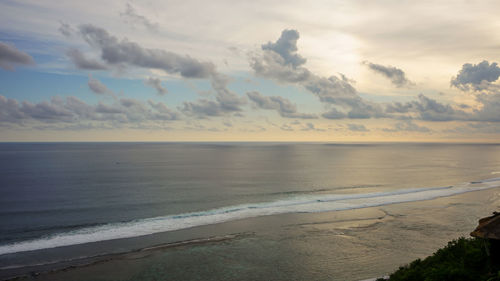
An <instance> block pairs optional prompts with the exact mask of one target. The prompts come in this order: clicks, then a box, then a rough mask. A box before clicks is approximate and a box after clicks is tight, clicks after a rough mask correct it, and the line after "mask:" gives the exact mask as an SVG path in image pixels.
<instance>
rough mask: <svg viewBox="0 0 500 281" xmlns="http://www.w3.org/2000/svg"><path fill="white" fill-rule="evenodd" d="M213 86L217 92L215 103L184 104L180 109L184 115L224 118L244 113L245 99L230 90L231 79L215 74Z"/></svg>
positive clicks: (212, 78)
mask: <svg viewBox="0 0 500 281" xmlns="http://www.w3.org/2000/svg"><path fill="white" fill-rule="evenodd" d="M210 82H211V85H212V88H213V89H214V90H215V92H216V95H215V101H213V100H207V99H199V100H197V101H194V102H184V103H183V106H182V107H181V108H179V109H180V110H181V111H183V112H184V113H186V114H188V115H191V116H196V117H198V118H205V117H210V116H223V115H227V114H230V113H234V114H237V113H239V112H240V111H242V109H241V106H242V105H244V104H245V103H246V101H245V99H244V98H242V97H240V96H239V95H238V94H236V93H235V92H233V91H231V90H229V89H228V87H227V85H228V83H229V78H228V77H227V76H225V75H223V74H219V73H214V74H213V75H212V76H211V81H210Z"/></svg>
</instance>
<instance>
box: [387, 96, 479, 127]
mask: <svg viewBox="0 0 500 281" xmlns="http://www.w3.org/2000/svg"><path fill="white" fill-rule="evenodd" d="M385 110H386V113H388V114H389V115H390V116H391V117H393V118H397V117H398V116H399V117H401V118H405V117H406V118H416V119H422V120H426V121H452V120H467V119H470V118H472V117H471V116H470V115H469V114H467V113H466V112H465V111H463V110H460V109H454V108H453V107H452V106H451V105H449V104H442V103H440V102H438V101H436V100H434V99H431V98H429V97H426V96H425V95H423V94H419V95H418V100H417V101H411V102H407V103H399V102H396V103H393V104H388V105H387V106H386V109H385ZM406 113H413V114H414V115H413V116H412V115H407V114H406Z"/></svg>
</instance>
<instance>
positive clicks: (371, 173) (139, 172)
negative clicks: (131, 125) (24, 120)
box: [0, 143, 500, 280]
mask: <svg viewBox="0 0 500 281" xmlns="http://www.w3.org/2000/svg"><path fill="white" fill-rule="evenodd" d="M498 177H500V145H492V144H316V143H315V144H305V143H26V144H25V143H22V144H21V143H3V144H0V265H2V263H3V265H4V266H3V269H4V270H5V269H8V268H9V267H12V266H19V265H22V264H23V262H26V263H29V262H30V259H29V258H26V257H25V256H23V255H27V256H29V255H31V256H33V255H36V254H34V253H37V252H43V251H47V250H50V249H55V248H61V247H62V249H64V246H69V247H72V246H75V247H76V246H78V247H80V248H81V247H85V245H87V244H86V243H91V242H92V243H95V242H99V243H105V242H106V241H110V242H112V241H114V240H116V239H122V238H128V239H130V238H137V237H142V236H144V235H150V234H158V233H165V232H167V231H177V230H183V229H189V228H192V227H200V226H207V225H214V224H217V223H221V222H231V221H237V220H241V219H253V218H258V217H263V216H266V215H283V214H299V216H300V214H314V215H315V216H316V217H317V218H318V219H317V220H324V219H325V218H324V216H325V214H335V213H336V212H339V214H340V213H341V211H343V210H344V211H345V210H361V209H363V208H368V207H371V208H378V209H377V211H378V212H379V213H378V214H375V215H374V216H372V217H374V218H379V217H385V216H386V215H387V214H388V212H389V211H388V210H389V209H387V208H393V209H394V210H393V212H399V213H404V212H405V210H408V209H405V206H406V205H405V204H410V205H411V204H412V202H421V200H429V199H436V198H440V199H438V200H443V198H448V197H450V198H455V197H456V196H460V195H462V194H465V193H467V191H476V190H477V192H478V194H481V193H482V192H483V193H484V191H485V190H491V189H495V186H500V182H499V181H497V180H495V179H493V180H490V181H485V180H486V179H492V178H498ZM471 182H472V183H471ZM481 190H482V191H481ZM488 194H493V196H495V195H496V193H494V192H493V193H491V192H490V193H488ZM496 199H497V198H496V197H495V198H485V199H484V200H490V201H488V202H489V203H488V204H491V206H490V205H488V206H484V202H483V201H480V200H479V201H478V202H477V204H480V205H482V208H483V209H481V210H485V209H487V208H491V211H493V210H494V209H495V208H497V207H498V206H497V205H496V204H497V201H495V200H496ZM452 201H453V200H452ZM425 202H429V201H425ZM450 202H451V201H450ZM481 202H482V203H481ZM395 203H399V204H396V205H394V204H395ZM459 203H460V204H466V203H467V204H469V205H470V204H473V205H474V203H475V202H462V201H460V202H458V203H457V202H455V201H453V202H451V203H449V204H450V205H449V206H448V205H447V206H444V207H443V210H444V209H446V208H448V207H449V208H453V206H455V205H453V204H459ZM421 204H424V203H421ZM425 204H427V203H425ZM411 206H413V205H411ZM408 208H410V207H408ZM429 208H431V207H429ZM471 208H472V207H471ZM396 209H397V210H398V211H396ZM476 209H477V208H476ZM391 210H392V209H391ZM450 210H451V211H449V212H448V213H443V214H442V216H449V215H450V214H460V210H463V212H466V210H468V209H467V208H457V209H453V210H452V209H450ZM443 212H445V211H443ZM467 212H468V214H470V216H469V217H467V214H460V215H462V216H466V217H465V219H466V220H468V221H469V224H468V225H465V226H464V227H463V228H464V229H460V227H459V226H457V229H454V230H453V231H451V232H450V233H467V231H470V229H465V228H466V227H470V224H471V223H470V221H475V220H476V219H477V218H476V217H475V216H476V214H473V213H470V212H469V211H467ZM424 213H425V214H424ZM381 214H382V215H381ZM420 214H421V216H422V217H425V216H428V217H429V218H427V219H430V218H431V217H432V215H431V214H429V213H426V212H425V211H422V212H421V213H420ZM433 214H435V215H436V216H437V217H439V216H440V214H439V213H435V212H434V213H433ZM365 215H366V214H363V212H362V211H360V215H359V216H365ZM289 217H290V216H289ZM292 217H293V215H292ZM368 217H369V218H372V217H370V216H368ZM363 218H364V217H363ZM288 219H289V220H291V222H290V223H291V225H293V219H290V218H288ZM357 219H360V218H356V216H355V215H353V216H351V217H349V219H348V220H351V221H356V220H357ZM312 220H313V221H314V220H315V219H312ZM380 223H381V224H382V225H384V226H385V227H388V226H389V225H390V222H384V221H381V222H380ZM296 227H299V226H296ZM269 228H270V229H271V230H270V231H271V233H274V234H273V235H271V234H269V235H268V236H266V237H265V238H262V237H261V238H259V234H256V236H251V237H250V238H242V239H240V240H237V241H235V242H232V243H230V244H229V246H228V244H221V245H218V244H215V245H210V246H193V247H192V248H189V249H186V250H185V251H181V250H175V251H170V252H168V254H166V256H165V257H164V259H165V260H164V261H165V262H166V261H167V260H168V263H169V264H172V263H174V261H175V263H181V261H183V262H184V263H182V264H178V265H177V267H175V268H177V269H178V268H182V266H188V265H189V263H191V262H192V263H199V262H200V259H203V254H202V252H203V253H205V254H206V253H210V255H211V256H212V257H213V258H212V259H211V260H212V261H213V262H217V259H220V258H221V257H220V256H217V253H225V254H227V253H231V255H233V257H232V258H228V259H231V260H232V261H235V263H236V264H232V265H231V266H232V267H229V269H228V268H225V269H224V270H223V271H220V272H219V271H217V270H215V271H213V276H210V274H209V275H207V274H206V273H203V274H202V275H203V276H204V278H206V279H205V280H209V279H210V280H216V279H231V278H229V277H228V276H233V277H234V276H240V277H241V275H239V274H248V272H253V270H252V268H253V267H252V266H257V265H259V264H261V265H260V268H261V269H262V270H265V269H266V267H265V265H266V264H267V263H269V262H275V259H279V260H281V261H286V260H287V258H290V259H291V260H293V259H292V258H291V256H292V255H296V256H301V257H302V258H303V256H304V252H303V251H302V252H300V254H297V253H295V252H293V251H292V252H290V251H284V250H283V247H282V246H283V244H280V242H279V241H285V240H286V239H289V240H286V241H287V242H286V243H290V245H302V246H304V245H312V246H311V247H313V248H311V249H309V250H307V251H306V252H307V254H308V255H310V256H311V259H310V260H309V261H308V262H311V263H313V265H312V266H313V268H314V270H311V269H310V268H308V269H307V272H308V273H307V274H309V275H307V274H306V275H302V276H301V275H300V273H297V272H295V271H293V270H292V271H289V270H291V269H289V268H288V267H287V264H284V265H282V268H283V270H281V271H277V272H278V273H276V272H275V273H271V272H270V273H269V274H268V275H265V276H269V277H270V279H273V280H279V279H282V280H291V279H293V278H291V276H295V277H294V278H298V279H297V280H300V279H301V278H300V277H304V278H316V277H318V278H321V277H324V278H327V279H331V280H349V278H348V277H345V275H336V274H335V267H333V268H331V269H327V270H326V271H325V269H324V267H325V264H324V262H325V259H329V257H328V254H327V253H324V252H321V250H318V251H319V252H318V255H320V256H321V259H320V260H317V261H316V263H315V262H314V260H315V258H313V257H314V255H315V250H314V243H312V244H307V243H306V242H304V240H300V239H302V238H300V237H301V236H300V237H299V235H306V234H304V233H303V232H300V231H298V229H299V228H295V229H292V230H290V231H285V230H283V229H278V228H280V227H278V226H276V228H277V229H276V232H272V226H270V227H269ZM300 229H302V230H303V228H300ZM332 229H336V228H335V227H333V228H329V231H330V232H331V233H330V235H328V234H327V233H323V234H324V235H321V236H320V238H317V239H320V240H321V239H323V240H321V241H322V242H321V243H322V245H325V243H326V244H328V245H330V246H332V245H333V244H335V243H340V242H339V241H341V240H342V239H344V238H342V239H341V238H338V237H337V236H338V235H340V234H339V233H340V232H341V231H340V232H339V233H337V232H334V233H333V232H332ZM320 230H321V229H320ZM320 230H318V231H320ZM374 231H375V230H374ZM377 231H381V230H380V228H378V230H377ZM419 231H420V232H421V234H422V233H423V234H422V235H424V234H425V231H426V229H425V227H423V228H422V229H421V230H419ZM346 232H347V231H346ZM277 233H280V234H279V235H278V234H277ZM332 233H333V234H332ZM374 233H375V232H374ZM377 233H378V234H377V235H383V234H381V233H379V232H377ZM344 234H345V233H344ZM311 235H312V236H310V237H314V235H313V234H311ZM345 235H347V234H345ZM401 235H403V234H401ZM409 235H410V236H411V235H413V236H411V237H413V238H415V237H417V236H415V235H419V234H418V231H416V232H412V233H410V234H409ZM356 237H357V239H360V240H359V243H363V239H361V238H360V236H359V235H358V236H356ZM451 238H453V237H451ZM282 239H285V240H282ZM294 239H295V240H294ZM339 239H340V240H339ZM401 239H403V240H404V237H402V238H401ZM290 241H291V242H290ZM293 241H295V242H296V243H295V244H294V243H293ZM385 242H387V241H385ZM385 242H384V241H382V240H381V241H380V245H381V246H380V247H382V246H383V247H386V246H387V245H386V244H385ZM283 243H285V242H283ZM301 243H302V244H301ZM372 244H373V242H372ZM287 245H288V244H287ZM343 245H344V246H343V247H353V249H352V251H350V252H351V253H356V251H359V249H357V250H356V249H355V246H352V245H355V244H352V240H351V242H350V243H344V244H343ZM302 246H301V247H302ZM432 246H434V245H432ZM228 247H229V248H228ZM297 247H299V246H297ZM325 247H328V246H325ZM332 247H333V246H332ZM336 247H340V246H339V245H337V246H336ZM373 247H375V248H376V247H377V245H376V242H375V244H373ZM112 248H113V247H112V246H109V245H108V247H107V248H106V247H104V248H101V249H107V250H106V251H108V250H109V251H111V252H112V251H113V249H112ZM132 248H133V247H132ZM424 248H425V247H424ZM196 249H198V252H196V253H192V252H190V251H196ZM238 249H239V251H241V252H242V253H243V252H245V253H248V252H249V251H250V250H249V249H253V251H261V252H260V254H258V256H259V257H260V258H253V259H250V260H248V259H246V258H245V259H244V260H240V263H237V262H236V261H238V257H239V256H244V254H242V253H240V252H238ZM270 249H272V252H271V250H270ZM202 250H203V251H202ZM102 251H104V250H101V252H95V254H102V253H103V252H102ZM116 251H118V250H116ZM200 251H201V252H200ZM217 251H219V252H217ZM266 251H269V252H266ZM87 254H89V255H91V254H92V253H87ZM277 254H279V256H276V255H277ZM338 254H340V251H339V252H337V253H333V252H332V253H331V255H332V258H333V256H336V257H337V258H338ZM358 254H360V255H361V256H359V257H358V258H359V261H360V262H361V261H363V260H364V259H365V258H366V259H369V258H372V259H373V258H375V257H376V251H375V252H373V253H371V252H368V253H366V251H365V253H358ZM287 255H289V256H290V257H287ZM367 255H368V256H367ZM64 257H65V258H69V259H71V258H75V257H71V256H68V254H67V253H66V254H65V256H64ZM51 258H52V259H54V254H52V255H51ZM242 259H243V258H242ZM349 259H351V260H352V257H350V256H346V257H345V259H344V260H345V264H346V265H347V264H351V263H352V261H351V260H349ZM36 260H37V262H43V258H41V257H40V256H38V257H37V259H36ZM293 261H294V262H291V261H290V264H288V266H290V267H291V268H296V266H295V265H294V264H295V262H297V261H296V260H293ZM223 262H224V261H219V263H223ZM226 262H227V261H226ZM339 262H340V263H342V259H340V260H336V261H335V263H336V265H337V266H338V267H339V268H342V264H340V265H339ZM397 265H398V264H396V266H397ZM210 268H214V269H216V268H218V267H217V266H215V265H212V267H210ZM242 268H247V269H248V272H247V273H244V271H241V270H244V269H242ZM255 268H257V267H255ZM255 268H254V269H255ZM344 269H345V266H344ZM1 270H2V269H0V271H1ZM255 270H256V269H255ZM377 270H380V269H378V268H374V269H373V271H372V272H373V273H376V271H377ZM200 272H202V271H201V269H200V271H199V272H198V273H199V274H201V273H200ZM209 272H212V271H210V270H209ZM315 272H316V274H317V275H314V274H315ZM182 274H195V275H196V274H197V273H196V271H193V272H187V273H186V271H184V272H180V271H179V272H177V271H172V272H169V273H168V274H165V275H164V276H168V278H167V277H165V280H167V279H168V280H175V278H183V275H182ZM228 274H229V275H228ZM273 274H275V275H273ZM287 274H288V275H287ZM304 274H305V273H304ZM310 274H313V275H310ZM367 274H369V273H368V272H366V273H365V272H360V274H357V275H356V274H354V275H353V276H352V277H351V278H352V280H356V278H361V277H363V276H365V275H367ZM195 275H189V276H187V275H186V276H184V277H186V278H187V279H190V280H196V278H195ZM196 276H197V275H196ZM188 277H189V278H188ZM250 277H252V276H250ZM250 277H249V278H250ZM253 277H255V276H253ZM253 277H252V278H253ZM138 278H139V277H138ZM169 278H170V279H169ZM256 278H259V276H257V277H256ZM342 278H344V279H342ZM345 278H347V279H345ZM241 279H244V278H241ZM155 280H157V279H155ZM200 280H202V279H200Z"/></svg>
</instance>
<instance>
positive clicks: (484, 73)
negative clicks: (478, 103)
mask: <svg viewBox="0 0 500 281" xmlns="http://www.w3.org/2000/svg"><path fill="white" fill-rule="evenodd" d="M499 76H500V68H499V67H498V64H497V63H496V62H492V63H491V64H490V63H489V62H488V61H486V60H484V61H482V62H480V63H478V64H470V63H466V64H464V65H463V66H462V69H461V70H460V71H459V72H458V74H457V76H455V77H453V78H452V79H451V86H454V87H457V88H458V89H461V90H464V91H468V90H470V89H472V90H481V89H483V88H484V82H486V85H487V84H488V83H489V82H495V81H496V80H498V77H499Z"/></svg>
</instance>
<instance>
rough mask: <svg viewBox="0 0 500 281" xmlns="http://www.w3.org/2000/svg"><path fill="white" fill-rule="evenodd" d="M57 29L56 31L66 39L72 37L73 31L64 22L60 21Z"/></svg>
mask: <svg viewBox="0 0 500 281" xmlns="http://www.w3.org/2000/svg"><path fill="white" fill-rule="evenodd" d="M59 24H60V26H59V28H58V29H57V30H59V32H60V33H61V34H62V35H64V36H66V37H71V36H72V35H73V33H74V32H75V31H74V30H73V27H71V25H69V24H68V23H65V22H62V21H59Z"/></svg>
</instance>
